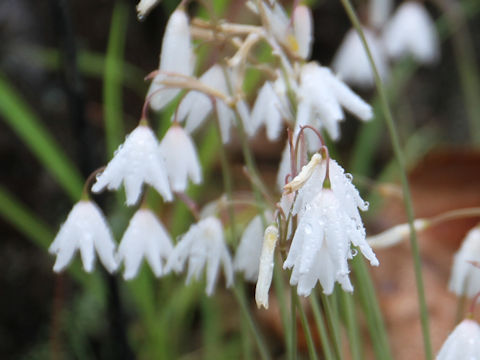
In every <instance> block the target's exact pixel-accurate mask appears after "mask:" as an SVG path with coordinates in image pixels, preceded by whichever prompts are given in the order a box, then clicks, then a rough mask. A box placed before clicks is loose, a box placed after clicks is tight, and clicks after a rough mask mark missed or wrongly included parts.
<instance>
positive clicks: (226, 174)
mask: <svg viewBox="0 0 480 360" xmlns="http://www.w3.org/2000/svg"><path fill="white" fill-rule="evenodd" d="M214 107H215V108H216V106H215V105H214ZM216 115H217V136H218V138H219V139H220V138H221V134H220V126H219V124H218V114H216ZM219 152H220V161H221V164H222V173H223V183H224V187H225V191H226V193H227V199H228V200H229V201H228V215H229V219H230V229H231V233H232V241H234V242H235V241H236V240H235V239H236V237H237V231H236V227H235V218H234V216H235V212H234V208H233V201H232V191H233V184H232V183H233V182H232V175H231V171H230V166H229V165H228V160H227V154H226V152H225V149H224V147H223V146H222V145H220V146H219ZM234 294H235V298H236V299H237V301H238V303H239V305H240V309H241V310H242V312H243V313H244V315H245V316H244V317H243V320H242V321H246V323H247V325H248V327H249V328H250V329H251V331H252V334H253V337H254V340H255V342H256V343H257V346H258V350H259V352H260V355H261V357H262V359H270V358H271V357H270V354H269V351H268V347H267V346H266V345H265V341H264V339H263V336H262V334H261V332H260V331H259V329H258V326H257V325H256V323H255V321H254V320H253V317H252V314H251V313H250V309H249V308H248V306H247V300H246V295H245V289H244V287H243V284H240V285H238V284H237V285H235V287H234Z"/></svg>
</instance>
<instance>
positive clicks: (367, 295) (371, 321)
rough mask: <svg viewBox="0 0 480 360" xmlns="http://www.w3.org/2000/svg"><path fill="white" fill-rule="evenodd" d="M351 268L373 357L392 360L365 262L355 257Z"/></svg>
mask: <svg viewBox="0 0 480 360" xmlns="http://www.w3.org/2000/svg"><path fill="white" fill-rule="evenodd" d="M352 268H353V272H354V274H355V279H356V282H355V293H356V294H358V296H359V298H360V303H361V305H362V308H363V312H364V314H365V316H366V320H367V321H366V323H367V327H368V330H369V332H370V339H371V342H372V346H373V350H374V352H375V357H376V358H377V359H382V360H388V359H392V354H391V353H390V345H389V343H388V338H387V331H386V329H385V324H384V322H383V318H382V313H381V311H380V306H379V304H378V301H377V297H376V295H375V288H374V286H373V282H372V279H371V278H370V273H369V272H368V269H367V265H366V264H365V260H364V259H363V258H362V257H361V256H356V257H355V258H354V259H353V261H352Z"/></svg>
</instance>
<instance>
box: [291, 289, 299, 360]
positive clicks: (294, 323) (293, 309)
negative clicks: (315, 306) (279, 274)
mask: <svg viewBox="0 0 480 360" xmlns="http://www.w3.org/2000/svg"><path fill="white" fill-rule="evenodd" d="M295 291H296V289H294V288H290V316H291V319H290V328H291V333H290V335H292V340H291V343H292V348H291V349H290V350H291V351H292V353H291V354H290V359H293V360H296V359H297V307H296V306H295V302H296V301H295V299H296V296H297V294H296V293H295Z"/></svg>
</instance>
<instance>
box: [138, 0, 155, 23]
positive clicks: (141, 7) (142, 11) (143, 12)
mask: <svg viewBox="0 0 480 360" xmlns="http://www.w3.org/2000/svg"><path fill="white" fill-rule="evenodd" d="M159 1H160V0H140V2H139V3H138V4H137V13H138V15H137V16H138V19H139V20H143V19H144V18H145V16H147V15H148V13H149V12H150V11H152V9H153V8H154V7H155V6H156V5H157V4H158V3H159Z"/></svg>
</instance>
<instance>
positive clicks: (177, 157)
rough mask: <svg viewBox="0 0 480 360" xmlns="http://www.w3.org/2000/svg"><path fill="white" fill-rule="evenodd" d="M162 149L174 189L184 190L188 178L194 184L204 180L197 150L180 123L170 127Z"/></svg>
mask: <svg viewBox="0 0 480 360" xmlns="http://www.w3.org/2000/svg"><path fill="white" fill-rule="evenodd" d="M160 151H161V153H162V155H163V157H164V159H165V167H166V170H167V173H168V178H169V180H170V186H171V187H172V190H173V191H178V192H184V191H185V190H186V189H187V185H188V178H190V179H191V180H192V181H193V183H194V184H200V183H201V182H202V169H201V167H200V162H199V160H198V156H197V151H196V149H195V145H194V144H193V141H192V139H191V138H190V136H189V135H188V134H187V133H186V132H185V130H183V128H182V127H181V126H179V125H178V124H173V125H172V126H171V127H170V129H168V131H167V133H166V134H165V137H164V138H163V139H162V141H161V143H160Z"/></svg>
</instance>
